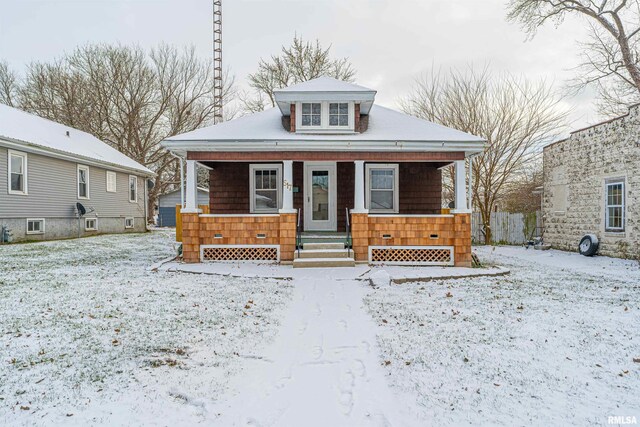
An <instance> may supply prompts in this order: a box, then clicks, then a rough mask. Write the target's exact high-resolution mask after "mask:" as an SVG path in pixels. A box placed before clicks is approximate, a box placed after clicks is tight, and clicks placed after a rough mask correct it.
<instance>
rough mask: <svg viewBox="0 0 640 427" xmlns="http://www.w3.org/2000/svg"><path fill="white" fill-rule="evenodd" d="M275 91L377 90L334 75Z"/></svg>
mask: <svg viewBox="0 0 640 427" xmlns="http://www.w3.org/2000/svg"><path fill="white" fill-rule="evenodd" d="M274 92H275V93H278V92H375V90H373V89H369V88H367V87H364V86H360V85H357V84H354V83H349V82H345V81H344V80H338V79H334V78H333V77H328V76H322V77H318V78H316V79H313V80H308V81H306V82H302V83H298V84H295V85H293V86H289V87H286V88H283V89H276V90H274Z"/></svg>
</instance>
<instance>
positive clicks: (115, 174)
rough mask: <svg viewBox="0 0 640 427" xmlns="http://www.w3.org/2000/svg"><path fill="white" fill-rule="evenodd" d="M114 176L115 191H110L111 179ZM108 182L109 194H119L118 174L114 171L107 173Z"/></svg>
mask: <svg viewBox="0 0 640 427" xmlns="http://www.w3.org/2000/svg"><path fill="white" fill-rule="evenodd" d="M110 176H112V177H113V189H112V190H110V189H109V177H110ZM106 180H107V185H106V186H107V193H117V192H118V174H117V173H116V172H114V171H107V173H106Z"/></svg>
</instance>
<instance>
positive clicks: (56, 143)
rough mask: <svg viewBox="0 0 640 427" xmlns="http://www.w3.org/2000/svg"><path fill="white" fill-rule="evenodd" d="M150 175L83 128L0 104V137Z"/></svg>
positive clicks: (148, 171) (138, 164)
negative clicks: (75, 127) (76, 127)
mask: <svg viewBox="0 0 640 427" xmlns="http://www.w3.org/2000/svg"><path fill="white" fill-rule="evenodd" d="M3 138H4V139H7V140H10V141H11V142H16V143H20V144H21V145H25V146H29V145H31V146H36V147H39V148H44V149H45V150H47V151H51V152H55V153H58V154H66V155H71V156H74V157H78V158H79V159H88V160H93V161H96V162H99V163H104V164H107V165H114V166H120V167H123V168H126V169H131V170H135V171H139V172H142V173H143V174H144V175H152V174H153V172H152V171H151V170H149V169H147V168H146V167H144V166H143V165H141V164H140V163H138V162H136V161H134V160H132V159H130V158H129V157H127V156H125V155H124V154H122V153H121V152H119V151H118V150H116V149H115V148H113V147H111V146H109V145H107V144H106V143H104V142H102V141H100V140H99V139H98V138H96V137H95V136H93V135H91V134H88V133H86V132H83V131H80V130H78V129H74V128H72V127H69V126H65V125H63V124H60V123H56V122H53V121H51V120H48V119H44V118H42V117H38V116H35V115H33V114H29V113H27V112H25V111H22V110H19V109H17V108H12V107H9V106H6V105H2V104H0V139H3Z"/></svg>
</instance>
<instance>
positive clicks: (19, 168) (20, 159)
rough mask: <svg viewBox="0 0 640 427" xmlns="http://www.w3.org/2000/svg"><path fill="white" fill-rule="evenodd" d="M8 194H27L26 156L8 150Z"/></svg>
mask: <svg viewBox="0 0 640 427" xmlns="http://www.w3.org/2000/svg"><path fill="white" fill-rule="evenodd" d="M8 166H9V167H8V170H9V194H21V195H26V194H27V155H26V154H25V153H20V152H17V151H13V150H9V165H8Z"/></svg>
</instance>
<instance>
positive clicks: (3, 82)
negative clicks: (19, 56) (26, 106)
mask: <svg viewBox="0 0 640 427" xmlns="http://www.w3.org/2000/svg"><path fill="white" fill-rule="evenodd" d="M18 87H19V83H18V76H17V75H16V73H15V72H13V71H12V70H11V69H10V68H9V64H8V63H7V62H6V61H0V104H5V105H8V106H10V107H14V106H15V105H16V104H17V102H18Z"/></svg>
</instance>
